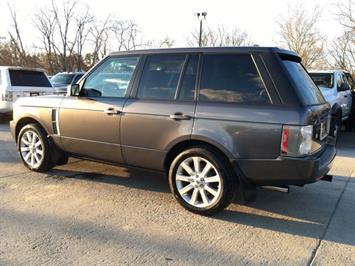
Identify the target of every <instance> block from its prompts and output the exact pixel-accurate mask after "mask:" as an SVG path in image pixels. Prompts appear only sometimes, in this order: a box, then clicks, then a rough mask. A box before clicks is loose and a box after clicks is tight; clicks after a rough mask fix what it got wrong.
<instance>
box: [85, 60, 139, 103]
mask: <svg viewBox="0 0 355 266" xmlns="http://www.w3.org/2000/svg"><path fill="white" fill-rule="evenodd" d="M138 61H139V57H112V58H110V59H108V60H106V61H105V62H103V63H102V64H101V65H100V66H99V67H98V68H97V69H95V70H94V72H92V73H91V74H90V75H89V76H88V77H87V79H86V81H85V83H84V87H83V95H91V94H92V93H90V91H95V96H98V94H99V95H101V96H102V97H118V98H121V97H125V96H126V92H127V88H128V86H129V83H130V82H131V79H132V76H133V73H134V69H135V68H136V66H137V64H138Z"/></svg>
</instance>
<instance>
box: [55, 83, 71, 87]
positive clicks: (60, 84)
mask: <svg viewBox="0 0 355 266" xmlns="http://www.w3.org/2000/svg"><path fill="white" fill-rule="evenodd" d="M68 85H69V84H63V83H52V86H53V87H54V88H59V87H65V88H66V87H68Z"/></svg>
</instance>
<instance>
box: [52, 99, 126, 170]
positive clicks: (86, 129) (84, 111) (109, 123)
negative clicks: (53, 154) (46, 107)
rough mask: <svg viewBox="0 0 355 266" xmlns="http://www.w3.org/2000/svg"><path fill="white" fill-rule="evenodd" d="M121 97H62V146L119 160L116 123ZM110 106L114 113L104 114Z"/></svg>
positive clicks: (66, 148)
mask: <svg viewBox="0 0 355 266" xmlns="http://www.w3.org/2000/svg"><path fill="white" fill-rule="evenodd" d="M124 101H125V100H124V99H119V98H87V97H65V98H64V100H63V102H62V104H61V106H60V109H59V119H58V125H59V134H60V137H61V142H62V149H64V150H65V151H68V152H70V153H74V154H82V155H84V156H88V157H92V158H95V159H101V160H107V161H110V162H117V163H122V162H123V160H122V154H121V146H120V131H119V125H120V120H121V112H122V108H123V104H124ZM109 108H113V109H114V110H116V111H117V114H107V113H105V111H106V110H108V109H109Z"/></svg>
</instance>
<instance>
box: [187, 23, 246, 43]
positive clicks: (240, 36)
mask: <svg viewBox="0 0 355 266" xmlns="http://www.w3.org/2000/svg"><path fill="white" fill-rule="evenodd" d="M187 42H188V45H189V46H197V45H198V43H199V31H197V30H195V31H194V32H192V33H191V36H190V38H189V39H188V40H187ZM201 43H202V46H212V47H215V46H245V45H251V44H252V42H251V40H250V37H249V35H248V34H247V33H246V32H245V31H241V30H240V29H238V28H237V27H235V28H233V29H232V30H231V31H228V30H227V29H226V27H225V26H223V25H218V26H217V27H216V28H215V29H214V28H210V27H208V28H206V29H205V30H204V31H203V32H202V41H201Z"/></svg>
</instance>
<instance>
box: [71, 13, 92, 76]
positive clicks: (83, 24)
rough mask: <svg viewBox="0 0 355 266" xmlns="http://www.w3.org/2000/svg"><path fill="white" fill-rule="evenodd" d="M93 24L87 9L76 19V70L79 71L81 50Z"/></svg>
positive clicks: (81, 56)
mask: <svg viewBox="0 0 355 266" xmlns="http://www.w3.org/2000/svg"><path fill="white" fill-rule="evenodd" d="M93 22H94V16H93V15H91V14H90V13H89V8H88V7H87V8H86V12H85V13H83V15H80V16H78V17H77V18H76V27H77V33H76V38H75V39H76V58H77V59H76V68H77V70H78V71H79V70H81V68H82V66H81V63H82V58H83V49H84V45H85V43H86V42H87V40H88V36H89V34H90V32H91V30H92V23H93Z"/></svg>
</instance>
